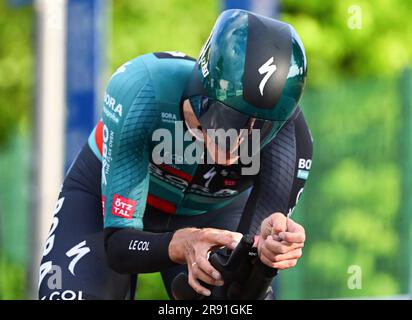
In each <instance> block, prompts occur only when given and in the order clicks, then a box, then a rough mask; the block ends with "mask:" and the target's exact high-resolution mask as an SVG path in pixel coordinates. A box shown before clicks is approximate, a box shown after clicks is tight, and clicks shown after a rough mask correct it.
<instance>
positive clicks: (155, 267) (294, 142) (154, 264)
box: [39, 10, 312, 299]
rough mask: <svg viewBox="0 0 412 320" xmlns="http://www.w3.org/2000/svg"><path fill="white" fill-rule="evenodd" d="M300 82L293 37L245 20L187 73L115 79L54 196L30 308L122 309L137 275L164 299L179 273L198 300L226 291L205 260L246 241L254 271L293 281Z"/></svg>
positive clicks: (299, 48)
mask: <svg viewBox="0 0 412 320" xmlns="http://www.w3.org/2000/svg"><path fill="white" fill-rule="evenodd" d="M306 70H307V63H306V56H305V52H304V47H303V45H302V43H301V41H300V39H299V37H298V35H297V33H296V32H295V30H294V29H293V27H291V26H290V25H289V24H286V23H283V22H280V21H277V20H274V19H270V18H266V17H263V16H259V15H256V14H253V13H250V12H247V11H243V10H228V11H225V12H223V13H222V14H221V15H220V16H219V18H218V20H217V22H216V24H215V26H214V28H213V30H212V32H211V34H210V37H209V39H208V40H207V41H206V43H205V45H204V46H203V48H202V51H201V53H200V55H199V57H198V59H197V60H194V59H192V58H190V57H188V56H186V55H185V54H183V53H180V52H156V53H150V54H145V55H143V56H139V57H137V58H135V59H133V60H131V61H129V62H127V63H125V64H124V65H122V66H121V67H120V68H119V69H118V70H117V71H116V72H115V73H114V74H113V75H112V77H111V79H110V81H109V83H108V86H107V89H106V93H105V97H104V104H103V116H102V120H101V121H100V122H99V123H98V124H97V126H96V127H95V128H94V130H93V132H92V133H91V135H90V137H89V139H88V143H87V144H86V145H85V146H84V147H83V148H82V150H81V152H80V153H79V155H78V156H77V158H76V160H75V161H74V163H73V165H72V166H71V168H70V169H69V171H68V173H67V175H66V178H65V180H64V183H63V185H62V189H61V192H60V195H59V199H58V202H57V205H56V208H55V211H54V219H53V224H52V227H51V230H50V232H49V238H48V240H47V243H46V248H45V252H44V255H43V259H42V263H41V267H40V277H39V297H40V298H41V299H57V298H60V299H125V298H126V297H127V296H128V294H130V295H133V293H134V286H135V280H136V275H137V274H139V273H148V272H157V271H160V272H161V274H162V277H163V281H164V284H165V286H166V289H167V291H168V293H169V295H170V297H171V298H172V294H171V290H170V284H171V281H172V280H173V278H174V277H175V276H176V275H177V274H179V273H180V272H182V270H185V269H186V270H187V271H188V275H189V284H190V285H191V286H192V287H193V288H194V289H195V290H196V291H197V292H199V293H200V294H203V295H206V296H207V295H209V294H210V290H209V289H207V288H206V287H205V286H204V285H203V284H202V283H201V282H200V281H203V282H204V283H207V284H211V285H216V286H221V285H222V284H223V282H224V279H222V278H221V275H220V274H219V272H218V271H217V270H215V269H214V268H213V267H212V265H211V264H210V263H209V262H208V255H209V254H210V252H211V251H212V250H214V249H216V248H219V247H228V248H232V249H233V248H234V247H235V246H236V244H237V243H238V242H239V240H240V238H241V236H242V234H246V233H249V234H252V235H256V237H255V246H256V247H257V251H258V256H259V258H260V259H261V260H262V262H263V263H265V264H266V265H268V266H270V267H272V268H278V269H286V268H290V267H293V266H294V265H295V264H296V262H297V260H298V259H299V258H300V256H301V254H302V247H303V244H304V241H305V232H304V229H303V227H302V226H300V225H299V224H298V223H296V222H294V221H293V220H292V219H290V218H287V216H288V215H290V213H291V212H292V211H293V209H294V207H295V206H296V203H297V200H298V198H299V196H300V195H301V193H302V191H303V187H304V184H305V182H306V179H307V176H308V173H309V169H310V163H311V158H312V138H311V135H310V131H309V129H308V127H307V124H306V122H305V119H304V117H303V114H302V111H301V109H300V108H299V107H298V101H299V99H300V97H301V95H302V91H303V88H304V85H305V81H306ZM214 129H217V130H216V132H218V131H219V130H218V129H223V132H224V133H227V131H230V129H231V130H232V131H231V132H232V136H231V138H230V139H227V137H228V136H224V137H223V139H220V138H221V131H220V133H218V134H217V135H216V136H213V135H212V134H211V132H212V133H213V132H214V131H213V130H214ZM233 130H234V131H233ZM233 132H234V133H235V136H234V139H232V137H233ZM256 132H258V134H255V133H256ZM166 133H170V137H169V136H167V134H166ZM162 134H164V135H163V136H162ZM160 136H162V137H163V140H162V139H161V138H159V137H160ZM169 138H170V139H169ZM228 141H229V143H228ZM166 142H169V143H168V145H170V144H173V148H170V149H168V148H163V149H162V148H160V147H159V146H160V144H163V145H165V143H166ZM166 144H167V143H166ZM179 148H180V149H181V150H180V151H179V150H177V149H179ZM199 148H200V149H199ZM202 148H203V149H202ZM161 149H162V150H161ZM159 150H160V151H159ZM182 150H183V151H182ZM188 150H191V152H189V151H188ZM194 150H195V151H196V150H201V151H200V152H199V153H197V157H195V161H193V159H191V157H190V155H192V154H193V152H192V151H194ZM202 150H203V152H202ZM194 153H196V152H194ZM159 159H160V160H159ZM245 159H248V160H250V161H249V162H247V161H245ZM256 168H257V170H256ZM57 275H59V276H60V275H61V281H56V276H57ZM58 284H60V285H58Z"/></svg>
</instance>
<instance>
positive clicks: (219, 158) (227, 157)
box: [207, 147, 240, 166]
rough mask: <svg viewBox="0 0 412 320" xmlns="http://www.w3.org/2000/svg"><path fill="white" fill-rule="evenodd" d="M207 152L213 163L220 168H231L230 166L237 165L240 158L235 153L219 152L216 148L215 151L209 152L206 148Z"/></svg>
mask: <svg viewBox="0 0 412 320" xmlns="http://www.w3.org/2000/svg"><path fill="white" fill-rule="evenodd" d="M207 151H208V154H209V157H210V158H211V159H212V161H213V163H215V164H218V165H221V166H231V165H232V164H235V163H238V160H239V158H240V157H239V155H238V153H237V152H235V153H229V152H225V151H221V150H219V149H218V148H217V147H216V148H215V150H210V148H207Z"/></svg>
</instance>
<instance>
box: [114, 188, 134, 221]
mask: <svg viewBox="0 0 412 320" xmlns="http://www.w3.org/2000/svg"><path fill="white" fill-rule="evenodd" d="M135 208H136V201H134V200H132V199H127V198H125V197H122V196H120V195H118V194H115V195H114V197H113V204H112V215H114V216H117V217H120V218H124V219H132V218H133V212H134V209H135Z"/></svg>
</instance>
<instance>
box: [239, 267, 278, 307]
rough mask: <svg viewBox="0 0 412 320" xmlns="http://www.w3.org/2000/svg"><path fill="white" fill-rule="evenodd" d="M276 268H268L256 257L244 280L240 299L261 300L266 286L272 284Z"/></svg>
mask: <svg viewBox="0 0 412 320" xmlns="http://www.w3.org/2000/svg"><path fill="white" fill-rule="evenodd" d="M277 273H278V270H277V269H275V268H270V267H269V266H267V265H265V264H264V263H263V262H262V261H260V259H258V260H257V261H256V263H255V265H254V266H253V268H252V272H251V274H250V276H249V279H248V280H247V281H246V283H245V285H244V286H243V287H244V288H247V289H246V290H244V291H243V294H242V296H241V299H244V300H252V299H253V300H263V299H264V298H265V295H266V292H267V288H268V287H269V286H270V285H271V284H272V281H273V278H274V277H275V276H276V275H277Z"/></svg>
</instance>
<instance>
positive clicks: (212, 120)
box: [185, 96, 284, 156]
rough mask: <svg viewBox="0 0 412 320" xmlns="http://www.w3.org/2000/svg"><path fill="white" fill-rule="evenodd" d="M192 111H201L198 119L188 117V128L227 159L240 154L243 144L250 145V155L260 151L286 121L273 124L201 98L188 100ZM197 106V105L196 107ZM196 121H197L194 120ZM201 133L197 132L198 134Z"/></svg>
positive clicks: (248, 147) (247, 147)
mask: <svg viewBox="0 0 412 320" xmlns="http://www.w3.org/2000/svg"><path fill="white" fill-rule="evenodd" d="M188 101H189V103H190V106H191V107H192V108H191V109H192V110H198V116H195V115H194V114H192V115H191V116H190V115H187V112H185V119H186V125H187V127H188V128H189V130H192V131H191V132H192V135H193V136H195V137H196V138H197V139H198V140H201V139H203V141H206V140H207V142H209V143H213V144H214V145H216V147H217V148H218V149H219V150H220V151H221V152H224V153H225V154H226V155H227V156H230V155H232V154H233V153H234V152H236V153H237V152H238V149H239V148H240V147H241V146H242V144H245V145H246V142H247V145H246V150H245V151H247V152H248V154H249V155H252V154H254V153H255V152H253V150H255V151H259V150H260V148H261V146H262V145H263V143H264V141H265V140H266V138H267V137H268V136H269V135H271V134H273V132H277V131H278V129H279V128H280V127H281V126H282V125H283V123H284V121H271V120H262V119H258V118H255V117H253V116H250V115H246V114H243V113H241V112H239V111H237V110H235V109H233V108H231V107H229V106H227V105H225V104H223V103H221V102H219V101H216V100H213V99H210V98H208V97H204V96H200V97H197V98H196V99H190V100H188ZM192 103H193V104H197V105H196V106H193V105H192ZM193 118H196V119H193ZM194 129H197V130H194Z"/></svg>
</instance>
